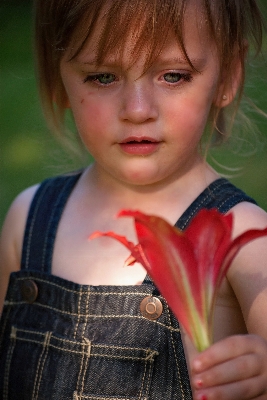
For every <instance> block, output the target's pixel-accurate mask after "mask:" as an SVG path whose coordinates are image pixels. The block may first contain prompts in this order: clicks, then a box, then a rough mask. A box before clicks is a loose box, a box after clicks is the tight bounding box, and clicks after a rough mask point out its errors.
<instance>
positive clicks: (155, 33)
mask: <svg viewBox="0 0 267 400" xmlns="http://www.w3.org/2000/svg"><path fill="white" fill-rule="evenodd" d="M190 3H191V2H189V6H187V7H186V9H185V12H184V16H183V19H181V20H180V22H179V21H178V23H177V24H171V21H166V23H165V25H162V24H160V22H162V21H158V23H157V24H154V25H153V23H152V25H151V22H153V21H151V20H150V18H149V17H150V15H149V14H148V15H146V14H143V17H142V18H141V16H139V18H137V19H136V20H135V19H134V20H131V21H128V22H129V23H128V24H126V23H123V21H122V20H121V18H118V21H116V20H115V21H114V20H112V21H110V18H109V15H108V12H107V10H105V9H104V10H102V12H101V14H100V16H99V17H98V19H97V21H94V27H93V29H91V32H90V35H87V36H86V35H84V36H83V35H79V32H81V30H80V31H79V32H77V33H78V35H77V33H76V35H74V38H75V39H76V40H72V41H71V42H72V43H71V46H70V48H71V53H72V56H74V57H75V58H78V59H90V60H93V61H94V62H96V63H99V64H102V63H103V62H104V61H105V60H107V59H109V60H110V59H116V60H121V61H122V60H124V62H125V61H126V62H128V63H129V66H130V65H131V64H133V63H135V62H136V61H137V60H140V57H141V58H145V59H146V61H145V64H147V66H148V65H149V64H151V63H152V62H153V61H154V60H155V59H157V58H158V57H159V55H160V56H162V57H163V58H164V57H165V56H168V57H170V56H171V55H170V53H173V57H177V50H178V52H179V53H180V54H179V57H180V58H183V59H185V60H187V61H188V58H189V59H190V58H192V59H197V58H200V56H199V54H201V53H202V52H203V51H204V49H206V48H207V46H209V45H210V44H211V42H212V41H211V37H210V34H209V29H208V23H207V20H206V18H205V17H204V15H203V12H201V9H199V8H198V9H197V8H196V7H195V6H194V3H195V1H193V0H192V4H191V5H190ZM111 22H112V24H111ZM114 22H115V23H114ZM91 23H92V21H90V20H89V21H86V20H84V21H83V30H84V31H85V32H88V31H90V24H91ZM79 36H80V37H79ZM80 43H82V46H81V45H80ZM166 53H167V54H166Z"/></svg>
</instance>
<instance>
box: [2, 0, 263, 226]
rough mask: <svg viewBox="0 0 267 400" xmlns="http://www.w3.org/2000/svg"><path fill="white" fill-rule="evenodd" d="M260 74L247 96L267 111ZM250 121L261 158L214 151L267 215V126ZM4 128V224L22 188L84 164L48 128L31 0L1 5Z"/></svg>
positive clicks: (10, 0) (260, 120)
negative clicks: (35, 55) (39, 90)
mask: <svg viewBox="0 0 267 400" xmlns="http://www.w3.org/2000/svg"><path fill="white" fill-rule="evenodd" d="M265 52H266V53H267V44H266V38H265ZM266 58H267V57H266ZM252 71H253V69H252ZM255 71H256V74H255V77H254V78H253V80H252V81H250V82H249V86H248V87H247V92H248V94H249V95H250V96H251V97H253V99H256V101H257V105H258V106H259V107H261V108H262V109H263V110H265V111H267V96H266V89H267V65H266V62H265V64H264V63H262V65H261V66H260V67H257V68H256V69H255ZM251 117H252V119H255V122H256V124H257V126H258V127H259V129H260V131H261V139H260V145H259V151H258V152H257V154H255V155H253V156H251V157H247V156H244V155H243V156H242V155H238V154H233V152H232V149H229V148H228V147H226V148H225V149H222V150H216V151H214V153H213V156H215V157H216V159H217V160H218V161H219V162H220V163H221V164H223V165H225V166H228V167H230V168H241V169H240V170H239V171H238V174H237V175H238V176H237V177H233V178H232V179H231V180H232V181H233V182H234V183H235V184H236V185H237V186H239V187H241V188H242V189H243V190H245V191H246V192H247V193H248V194H250V195H251V196H253V197H254V198H255V199H256V200H257V201H258V203H259V204H260V206H261V207H263V208H264V209H265V210H266V211H267V176H266V172H267V157H266V138H267V122H266V120H264V119H263V118H259V117H256V115H255V114H253V113H251ZM0 130H1V131H0V143H1V145H0V204H1V207H0V225H1V224H2V221H3V218H4V215H5V214H6V212H7V209H8V207H9V205H10V203H11V202H12V200H13V198H14V197H15V196H16V195H17V194H18V193H19V192H20V191H21V190H23V189H24V188H26V187H28V186H30V185H32V184H35V183H37V182H39V181H41V180H42V179H44V178H46V177H48V176H51V175H55V174H57V173H61V172H64V171H68V170H71V169H75V168H78V167H79V166H80V165H81V162H80V161H79V160H77V159H73V157H71V156H69V155H68V152H67V151H65V150H63V149H62V147H61V146H60V145H59V143H58V142H57V140H55V138H53V136H52V135H51V134H50V133H49V131H48V129H47V127H46V125H45V122H44V119H43V116H42V112H41V109H40V105H39V100H38V94H37V89H36V85H35V76H34V63H33V57H32V26H31V7H30V2H29V1H26V0H24V1H18V0H17V1H15V0H2V3H1V5H0ZM220 171H221V172H225V170H223V169H221V170H220ZM230 173H231V174H232V175H234V174H235V173H234V172H233V171H231V172H230Z"/></svg>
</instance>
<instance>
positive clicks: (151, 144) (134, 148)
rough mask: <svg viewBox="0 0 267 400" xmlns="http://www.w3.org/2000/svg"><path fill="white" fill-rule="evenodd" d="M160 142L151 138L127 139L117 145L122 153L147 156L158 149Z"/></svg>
mask: <svg viewBox="0 0 267 400" xmlns="http://www.w3.org/2000/svg"><path fill="white" fill-rule="evenodd" d="M161 143H162V142H161V141H160V140H156V139H155V138H151V137H144V136H141V137H135V136H134V137H133V136H131V137H128V138H126V139H124V140H123V141H122V142H120V143H119V145H120V147H121V149H122V150H123V152H124V153H128V154H132V155H142V156H144V155H149V154H152V153H154V152H155V151H156V150H158V148H159V147H160V144H161Z"/></svg>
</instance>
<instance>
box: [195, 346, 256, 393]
mask: <svg viewBox="0 0 267 400" xmlns="http://www.w3.org/2000/svg"><path fill="white" fill-rule="evenodd" d="M261 371H262V363H261V362H259V357H258V356H257V355H255V354H246V355H243V356H240V357H237V358H234V359H232V360H230V361H226V362H224V363H222V364H217V365H215V366H214V367H211V368H209V369H206V370H205V371H204V372H202V373H200V374H192V386H193V387H194V388H196V389H199V388H207V387H212V386H217V385H224V384H229V383H231V382H238V381H242V380H244V379H248V378H251V377H254V376H257V375H260V374H261Z"/></svg>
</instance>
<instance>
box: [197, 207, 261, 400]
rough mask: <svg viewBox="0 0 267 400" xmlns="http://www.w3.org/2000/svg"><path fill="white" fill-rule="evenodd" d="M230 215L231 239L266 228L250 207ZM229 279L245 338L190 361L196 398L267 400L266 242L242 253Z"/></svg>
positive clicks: (253, 244)
mask: <svg viewBox="0 0 267 400" xmlns="http://www.w3.org/2000/svg"><path fill="white" fill-rule="evenodd" d="M233 212H234V217H235V227H234V236H237V235H240V234H241V233H242V232H244V231H246V230H248V229H254V228H256V229H262V228H266V227H267V214H266V213H265V212H264V211H263V210H261V209H260V208H258V207H256V206H254V205H252V204H249V203H240V204H239V205H238V206H236V207H234V209H233ZM227 278H228V281H229V283H230V285H231V287H232V289H233V290H234V293H235V295H236V298H237V300H238V302H239V305H240V308H241V311H242V315H243V318H244V321H245V324H246V327H247V331H248V335H236V336H230V337H226V338H225V339H223V340H221V341H219V342H217V343H215V344H214V345H213V346H211V347H210V348H209V349H207V350H206V351H205V352H203V353H201V354H200V355H199V356H197V357H196V358H195V359H194V361H193V374H192V384H193V388H194V389H195V391H194V398H195V399H196V400H199V399H224V400H245V399H257V400H267V237H264V238H261V239H257V240H255V241H253V242H251V243H250V244H248V245H247V246H245V247H244V248H243V249H242V250H241V251H240V253H239V254H238V256H237V257H236V259H235V260H234V262H233V264H232V266H231V268H230V270H229V272H228V276H227Z"/></svg>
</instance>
